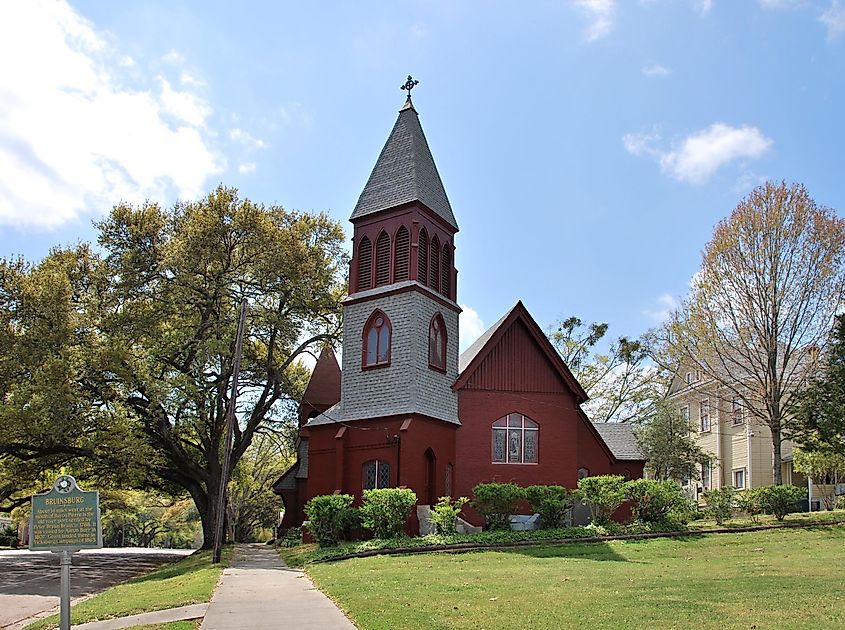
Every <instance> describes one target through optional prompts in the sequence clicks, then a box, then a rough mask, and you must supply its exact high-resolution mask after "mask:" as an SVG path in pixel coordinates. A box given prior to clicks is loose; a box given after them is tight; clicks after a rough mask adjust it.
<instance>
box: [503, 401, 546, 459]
mask: <svg viewBox="0 0 845 630" xmlns="http://www.w3.org/2000/svg"><path fill="white" fill-rule="evenodd" d="M538 434H539V428H538V426H537V423H536V422H534V421H533V420H531V419H529V418H526V417H525V416H523V415H522V414H521V413H512V414H508V415H507V416H505V417H504V418H499V419H498V420H496V422H494V423H493V463H498V464H536V463H537V451H538V450H539V449H538Z"/></svg>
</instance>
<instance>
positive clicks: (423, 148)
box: [350, 96, 458, 230]
mask: <svg viewBox="0 0 845 630" xmlns="http://www.w3.org/2000/svg"><path fill="white" fill-rule="evenodd" d="M411 201H419V202H422V203H423V204H424V205H425V206H427V207H428V208H430V209H431V210H433V211H434V213H435V214H437V215H438V216H440V217H441V218H442V219H444V220H445V221H446V222H447V223H448V224H449V225H451V226H452V227H454V228H455V229H456V230H457V229H458V224H457V222H456V221H455V215H454V214H452V206H451V205H450V204H449V198H448V197H447V196H446V190H445V189H444V188H443V182H442V181H441V180H440V174H439V173H438V172H437V167H436V166H435V165H434V158H432V157H431V151H430V150H429V148H428V142H427V141H426V139H425V134H424V133H423V130H422V126H420V120H419V115H418V114H417V110H416V109H414V104H413V103H412V102H411V97H410V96H408V98H407V100H406V101H405V105H404V106H403V107H402V109H400V110H399V118H397V119H396V124H395V125H393V131H391V132H390V137H389V138H388V139H387V142H386V143H385V145H384V148H383V149H382V150H381V154H380V155H379V157H378V161H377V162H376V165H375V167H374V168H373V172H372V173H371V174H370V179H369V180H367V185H366V186H364V190H363V192H361V196H360V197H359V199H358V203H357V204H356V205H355V210H354V211H353V212H352V216H351V217H350V219H351V220H352V221H354V220H355V219H358V218H360V217H363V216H366V215H368V214H373V213H375V212H379V211H380V210H386V209H388V208H393V207H394V206H398V205H400V204H403V203H408V202H411Z"/></svg>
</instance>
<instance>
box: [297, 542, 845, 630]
mask: <svg viewBox="0 0 845 630" xmlns="http://www.w3.org/2000/svg"><path fill="white" fill-rule="evenodd" d="M843 566H845V527H843V526H835V527H819V528H817V529H791V530H783V529H781V530H771V531H763V532H746V533H741V534H718V535H695V534H691V535H690V536H688V537H686V538H683V539H654V540H643V541H608V542H605V543H595V544H574V545H569V546H556V547H542V546H538V547H528V548H521V549H518V550H501V551H483V552H473V553H465V554H448V553H432V554H425V555H411V556H377V557H371V558H359V559H351V560H344V561H340V562H334V563H327V564H315V565H309V566H308V567H307V571H308V573H309V575H310V576H311V577H312V578H313V579H314V581H315V582H316V583H317V585H318V586H319V588H320V589H321V590H323V591H324V592H325V593H327V594H328V595H329V596H330V597H332V598H333V599H334V600H335V601H336V602H337V603H338V604H339V605H340V606H341V608H343V609H344V611H346V612H347V614H348V615H349V616H350V618H351V619H352V620H353V621H354V622H355V623H356V624H357V625H358V627H359V628H362V629H363V630H375V629H380V628H384V629H388V628H390V629H396V628H460V629H463V628H488V629H500V628H501V629H507V628H519V629H520V630H521V629H523V628H549V629H552V628H590V630H598V629H601V628H607V629H613V630H617V629H620V628H631V629H639V628H655V629H664V628H683V629H688V628H696V629H699V628H701V629H706V628H713V629H720V630H721V629H728V628H744V629H751V628H759V629H763V628H807V629H811V628H812V629H813V630H817V629H820V628H845V580H843V579H842V577H841V575H842V574H841V570H842V567H843Z"/></svg>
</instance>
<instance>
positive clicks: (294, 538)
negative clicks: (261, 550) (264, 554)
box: [277, 527, 302, 547]
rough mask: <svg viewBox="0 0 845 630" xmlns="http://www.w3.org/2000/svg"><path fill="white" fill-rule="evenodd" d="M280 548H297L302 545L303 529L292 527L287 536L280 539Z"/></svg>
mask: <svg viewBox="0 0 845 630" xmlns="http://www.w3.org/2000/svg"><path fill="white" fill-rule="evenodd" d="M277 544H278V545H279V546H280V547H296V546H297V545H301V544H302V528H301V527H291V528H290V529H289V530H288V531H286V532H285V535H284V536H282V537H281V538H279V540H278V543H277Z"/></svg>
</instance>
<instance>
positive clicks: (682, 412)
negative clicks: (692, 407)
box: [678, 405, 689, 425]
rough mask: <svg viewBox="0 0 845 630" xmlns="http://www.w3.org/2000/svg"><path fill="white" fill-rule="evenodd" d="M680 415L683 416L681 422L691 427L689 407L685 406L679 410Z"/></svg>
mask: <svg viewBox="0 0 845 630" xmlns="http://www.w3.org/2000/svg"><path fill="white" fill-rule="evenodd" d="M678 413H679V414H680V415H681V421H682V422H684V423H685V424H687V425H689V405H684V406H683V407H681V408H680V409H678Z"/></svg>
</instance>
